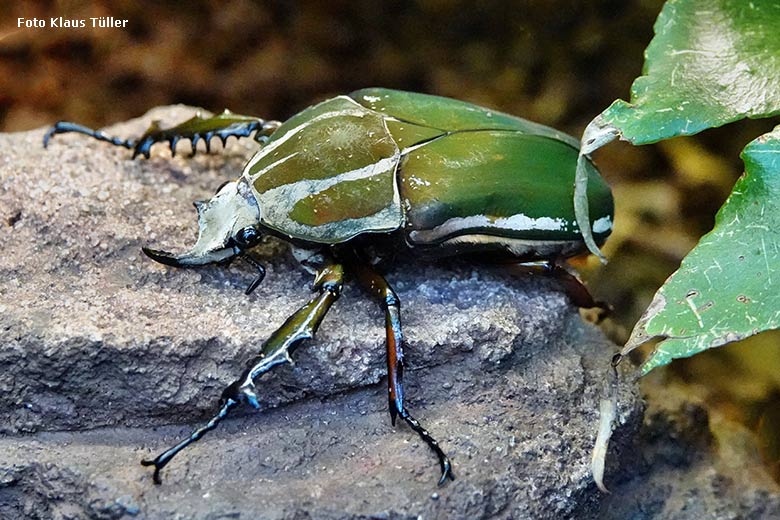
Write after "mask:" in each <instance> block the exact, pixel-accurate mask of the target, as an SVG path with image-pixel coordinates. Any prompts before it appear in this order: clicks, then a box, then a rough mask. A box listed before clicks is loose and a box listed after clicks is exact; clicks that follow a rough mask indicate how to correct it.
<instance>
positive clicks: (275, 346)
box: [141, 263, 344, 484]
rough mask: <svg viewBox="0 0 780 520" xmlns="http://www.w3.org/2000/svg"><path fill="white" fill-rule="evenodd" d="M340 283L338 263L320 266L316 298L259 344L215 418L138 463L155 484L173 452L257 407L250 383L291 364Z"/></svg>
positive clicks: (227, 390)
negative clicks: (234, 413)
mask: <svg viewBox="0 0 780 520" xmlns="http://www.w3.org/2000/svg"><path fill="white" fill-rule="evenodd" d="M343 280H344V269H343V267H342V266H341V264H337V263H329V264H326V265H324V266H322V267H321V268H320V269H319V270H318V271H317V275H316V277H315V279H314V287H313V288H314V290H318V291H319V295H317V296H315V297H314V298H312V300H311V301H309V303H307V304H306V305H304V306H303V307H301V308H300V309H298V310H297V311H296V312H295V314H293V315H292V316H290V317H289V318H287V321H285V322H284V325H282V326H281V327H279V328H278V329H277V330H276V331H275V332H274V333H273V334H272V335H271V336H270V337H269V338H268V339H267V340H266V341H265V343H263V346H262V348H261V350H260V353H259V354H258V355H257V357H255V358H254V359H252V360H251V361H250V362H249V364H248V365H247V367H246V369H245V370H244V372H243V373H242V374H241V376H240V377H239V378H238V379H236V380H235V381H233V382H232V383H231V384H230V385H228V386H227V388H225V390H224V391H223V392H222V397H221V398H220V401H219V410H218V412H217V413H216V415H214V417H212V418H211V420H209V422H208V423H206V424H205V425H203V426H201V427H200V428H197V429H196V430H195V431H193V432H192V433H191V434H190V436H189V437H187V438H186V439H183V440H182V441H181V442H179V443H178V444H176V445H175V446H173V447H171V448H169V449H168V450H166V451H164V452H162V453H161V454H160V455H158V456H157V457H156V458H155V459H153V460H142V461H141V464H143V465H144V466H154V483H155V484H160V483H161V480H160V471H161V470H162V469H163V468H164V467H165V466H166V465H167V464H168V463H169V462H170V461H171V459H173V457H174V456H175V455H176V454H177V453H179V452H180V451H181V450H183V449H184V448H186V447H187V446H189V445H190V444H192V443H193V442H195V441H197V440H198V439H200V438H201V437H203V435H205V434H206V433H207V432H209V431H211V430H213V429H214V428H216V426H217V424H219V422H220V421H222V419H224V418H225V417H226V416H227V415H228V413H229V412H230V410H231V409H233V408H234V407H236V406H237V405H238V404H240V403H242V402H245V403H248V404H250V405H251V406H252V407H254V408H259V407H260V404H259V402H258V399H257V394H256V393H255V383H254V380H255V379H256V378H257V377H259V376H261V375H262V374H264V373H265V372H267V371H269V370H270V369H272V368H273V367H275V366H277V365H281V364H283V363H291V362H292V360H291V358H290V354H291V352H292V351H293V350H294V349H295V348H296V347H297V346H298V345H299V344H300V343H301V342H302V341H303V340H306V339H311V338H313V337H314V333H315V332H316V331H317V328H319V326H320V323H321V322H322V320H323V318H325V315H326V314H327V312H328V310H329V309H330V307H331V305H333V303H334V302H335V301H336V300H337V299H338V298H339V295H340V294H341V287H342V284H343Z"/></svg>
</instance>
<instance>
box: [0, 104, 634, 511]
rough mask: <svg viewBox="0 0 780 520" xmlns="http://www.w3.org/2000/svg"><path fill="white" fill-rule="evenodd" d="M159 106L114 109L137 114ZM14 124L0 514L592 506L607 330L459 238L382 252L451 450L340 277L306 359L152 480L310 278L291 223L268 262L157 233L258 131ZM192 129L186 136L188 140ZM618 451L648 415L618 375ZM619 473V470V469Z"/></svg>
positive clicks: (171, 114) (375, 324)
mask: <svg viewBox="0 0 780 520" xmlns="http://www.w3.org/2000/svg"><path fill="white" fill-rule="evenodd" d="M191 113H192V111H191V110H190V109H188V108H186V107H168V108H162V109H156V110H154V111H152V112H151V113H150V114H147V116H145V117H143V118H141V119H139V120H135V121H131V122H128V123H126V124H122V125H117V126H116V127H113V128H112V129H111V131H112V132H115V133H117V134H120V135H138V134H140V133H141V132H142V131H143V130H144V128H145V127H146V126H147V125H148V123H149V121H150V120H151V119H154V118H160V119H163V120H164V121H167V122H178V121H180V120H183V119H185V118H186V117H189V115H191ZM42 136H43V131H42V130H41V131H34V132H28V133H20V134H6V135H0V150H2V155H1V156H0V182H1V183H2V184H1V185H0V188H1V190H2V191H0V219H1V220H0V226H2V229H3V232H2V234H0V246H1V247H2V251H3V255H2V258H1V259H0V272H1V273H2V280H3V281H2V285H0V326H2V338H1V339H0V428H1V429H2V430H1V431H2V433H3V436H2V437H0V453H1V454H2V455H0V517H2V518H62V519H64V518H121V517H133V516H135V517H137V518H155V519H156V518H210V519H216V518H269V519H277V518H279V519H281V518H317V519H329V518H334V519H335V518H339V519H341V518H350V519H352V518H384V519H401V518H403V519H406V518H419V517H422V518H426V519H439V518H440V519H450V518H455V519H457V518H463V519H477V518H553V517H556V518H566V517H587V516H590V515H596V514H598V511H599V501H600V500H602V495H600V494H599V493H598V492H597V491H596V489H595V486H594V485H593V484H592V482H591V479H590V476H589V470H588V464H589V460H590V449H591V446H592V444H593V440H594V437H595V424H596V420H597V412H596V411H597V408H598V406H597V402H598V396H599V392H600V386H601V381H602V378H603V374H604V371H605V364H606V363H607V360H608V359H609V357H610V353H611V350H610V346H609V344H608V343H607V342H606V340H605V339H604V338H603V337H602V335H601V334H600V333H599V332H598V330H596V329H595V328H593V327H592V326H590V325H587V324H585V323H584V322H582V320H581V319H580V317H579V315H578V314H577V312H576V310H575V309H574V308H573V307H572V306H571V305H570V304H569V303H568V300H567V298H566V297H565V296H564V295H563V294H562V293H561V292H560V291H559V289H558V288H557V286H556V285H555V283H553V282H552V281H549V280H545V279H540V278H530V277H516V276H511V275H509V274H507V273H506V272H505V271H499V270H492V269H486V268H476V267H474V266H471V265H467V264H464V263H458V262H449V263H444V264H430V263H422V262H415V261H412V260H403V261H400V262H399V263H397V264H396V265H395V266H394V267H393V268H392V269H391V270H390V271H389V272H388V279H389V280H390V282H391V283H392V284H393V285H394V287H395V288H396V290H397V292H398V293H399V296H400V298H401V301H402V302H403V318H404V326H405V331H406V335H407V339H408V342H409V346H408V349H407V358H408V371H407V375H406V383H407V396H408V397H407V399H408V404H409V406H410V409H411V410H412V412H413V413H414V414H415V415H416V416H417V417H418V418H419V419H420V420H421V421H422V422H423V424H424V425H425V426H426V427H427V428H428V429H429V430H430V431H432V432H433V433H434V434H435V435H436V436H437V437H438V438H439V440H440V442H441V443H442V444H443V446H444V447H445V448H446V450H447V451H448V453H449V454H450V456H451V457H452V459H453V462H454V464H455V471H456V474H457V476H458V479H457V480H456V481H455V482H453V483H450V484H449V485H447V486H446V487H444V488H441V489H438V488H436V486H435V482H436V479H437V477H438V468H437V465H436V463H435V458H434V457H433V455H432V454H431V453H430V452H429V450H428V449H427V447H426V446H425V445H424V444H422V443H421V442H420V441H419V440H418V439H417V437H416V436H415V435H414V434H413V433H412V432H410V431H409V430H408V429H407V428H406V427H405V426H403V425H399V426H398V428H393V427H391V425H390V424H389V420H388V414H387V410H386V406H387V398H386V390H385V388H384V386H383V384H381V383H380V381H381V379H382V376H383V373H384V347H383V339H384V337H383V329H382V324H383V317H382V313H381V311H380V310H379V308H378V306H377V305H376V304H374V302H373V301H370V300H369V299H368V298H367V296H366V295H364V294H363V293H362V292H361V291H360V290H358V289H357V287H355V286H353V285H351V284H350V285H348V287H347V289H346V290H345V292H344V294H343V296H342V299H341V300H340V301H339V302H337V303H336V305H335V306H334V308H333V310H332V311H331V314H330V315H329V316H328V317H327V318H326V319H325V321H324V323H323V326H322V328H321V329H320V332H319V333H318V337H317V340H316V341H314V342H310V343H309V344H308V345H306V346H304V347H302V348H301V349H300V350H299V351H298V352H297V353H296V359H297V364H296V365H295V366H294V367H282V368H280V369H278V370H276V371H275V372H272V373H270V374H267V375H266V376H265V377H264V378H263V379H262V381H261V382H260V384H259V387H260V390H261V392H262V394H261V400H262V401H263V404H264V405H266V407H267V409H265V410H264V411H262V412H260V413H243V414H238V416H237V417H236V418H233V419H230V420H228V421H226V422H225V423H224V424H223V425H222V426H221V427H220V428H219V429H218V430H217V431H215V432H212V433H211V434H209V435H208V436H207V437H206V438H204V440H202V441H201V442H199V443H197V444H196V445H194V446H192V447H191V448H190V449H188V450H186V451H185V452H183V453H182V454H180V455H179V456H178V457H177V458H176V459H175V460H174V462H173V463H172V464H171V465H170V466H169V467H168V468H166V470H165V471H164V473H163V479H164V483H163V485H162V486H154V485H152V481H151V471H149V469H148V468H143V467H141V466H140V465H139V464H138V461H139V460H140V459H142V458H149V457H151V456H153V455H155V454H156V453H158V452H159V451H160V450H162V449H165V448H167V447H168V446H169V445H171V444H172V443H173V442H175V441H176V440H177V439H179V438H181V437H182V436H183V435H186V434H188V433H189V431H190V430H191V428H192V427H193V426H194V425H196V424H199V423H200V422H202V421H203V419H204V418H206V417H207V416H208V414H209V413H210V412H212V411H213V409H214V405H215V401H216V399H217V397H218V396H219V394H220V392H221V389H222V388H223V387H224V386H225V385H226V384H227V383H229V382H230V381H231V380H232V379H233V378H234V377H235V375H236V374H237V373H238V372H239V371H240V370H241V369H242V368H243V366H244V363H245V362H246V360H247V359H249V358H251V357H252V356H253V354H254V353H255V351H256V350H257V348H258V346H259V345H260V344H261V342H262V341H263V339H265V338H267V337H268V335H269V334H270V333H271V332H272V331H273V329H274V328H275V327H278V326H279V325H280V324H281V323H282V322H283V321H284V319H285V318H286V317H287V316H288V315H290V314H291V313H292V312H293V311H294V310H295V309H296V308H297V307H298V306H300V305H301V304H303V303H304V302H305V301H307V299H308V297H309V294H308V291H307V286H308V284H309V283H310V276H309V275H308V274H306V273H305V272H304V271H302V270H301V269H300V268H298V267H297V266H296V265H294V262H293V261H292V260H291V259H290V258H289V256H288V255H286V254H284V253H283V251H284V248H283V247H282V245H281V244H280V243H278V242H269V243H268V244H266V245H265V246H264V251H263V256H264V261H265V263H266V265H267V267H268V275H267V277H266V280H265V281H264V282H263V284H262V285H261V286H260V287H259V288H258V289H257V290H256V291H255V293H254V294H253V295H252V296H251V297H246V296H244V295H243V293H242V289H243V288H244V287H245V286H246V284H247V283H248V282H249V281H250V280H251V279H252V276H253V272H252V269H251V268H250V267H249V266H247V265H245V264H243V263H241V262H235V263H234V264H232V265H231V266H230V267H229V268H225V267H218V266H215V267H206V268H202V269H197V270H195V269H193V270H184V269H171V268H167V267H165V266H161V265H159V264H156V263H154V262H152V261H150V260H148V259H147V258H145V257H144V256H143V255H142V254H141V253H140V247H141V245H145V244H150V245H152V246H156V247H163V248H169V249H176V248H177V247H179V248H184V247H186V246H187V245H189V244H191V243H192V241H193V240H194V236H195V228H196V224H195V213H194V210H193V209H192V207H191V205H190V203H191V201H193V200H196V199H202V198H207V197H208V196H210V195H211V194H212V193H213V191H214V189H215V188H216V187H217V186H218V185H219V184H220V183H221V182H222V181H223V180H226V179H229V178H231V177H234V176H235V175H237V173H238V172H239V171H240V167H241V165H242V163H243V162H244V161H245V159H246V157H247V154H249V153H251V149H252V147H253V145H252V144H251V143H244V144H235V143H234V144H231V145H229V146H228V150H226V151H225V152H224V153H222V154H219V155H199V156H198V157H196V158H195V159H187V158H182V157H179V156H177V157H176V158H175V159H173V160H171V159H170V154H169V153H168V152H167V151H166V150H165V149H164V147H163V146H162V145H158V147H156V148H155V151H154V154H153V157H152V159H151V160H138V161H130V160H129V156H130V154H129V152H128V151H126V150H123V149H118V148H114V147H111V146H109V145H107V144H105V143H99V142H96V141H94V140H91V139H88V138H86V137H84V136H75V135H74V136H71V135H65V136H57V137H55V139H54V141H53V143H52V145H51V146H50V148H49V150H47V151H44V150H43V149H42V147H41V138H42ZM183 150H184V148H182V150H181V151H183ZM621 402H622V403H623V405H624V406H623V409H622V410H621V421H622V422H623V423H624V424H625V426H624V427H622V428H621V429H620V430H619V431H618V434H617V436H616V439H615V442H614V443H613V445H614V446H615V450H614V453H615V455H614V456H613V457H612V458H611V459H610V467H608V470H611V469H610V468H614V467H617V466H620V465H621V454H625V453H626V452H627V450H626V449H625V448H626V445H627V443H628V442H629V440H630V439H631V438H632V437H633V434H634V432H635V431H636V429H637V428H638V425H639V423H640V420H641V407H640V405H639V400H638V398H637V394H636V388H634V387H631V386H630V385H626V386H624V388H623V394H622V395H621ZM608 478H609V474H608Z"/></svg>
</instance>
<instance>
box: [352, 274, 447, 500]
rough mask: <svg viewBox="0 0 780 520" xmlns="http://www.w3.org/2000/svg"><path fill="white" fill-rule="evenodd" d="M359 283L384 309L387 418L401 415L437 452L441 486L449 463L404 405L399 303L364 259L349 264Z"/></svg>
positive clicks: (384, 282) (436, 444)
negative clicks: (388, 406) (388, 407)
mask: <svg viewBox="0 0 780 520" xmlns="http://www.w3.org/2000/svg"><path fill="white" fill-rule="evenodd" d="M350 268H351V269H353V270H354V273H355V275H356V276H357V278H358V280H359V281H360V284H361V285H362V286H363V287H364V288H365V289H366V290H367V291H368V292H369V293H370V294H371V295H372V296H373V297H374V298H376V299H377V300H379V302H380V303H381V304H382V307H383V308H384V311H385V332H386V336H387V342H386V346H387V386H388V388H387V389H388V399H389V405H390V420H391V422H392V423H393V426H395V420H396V418H397V417H399V416H400V417H401V419H403V420H404V421H405V422H406V424H408V425H409V427H410V428H411V429H412V430H414V431H415V432H416V433H417V435H419V436H420V438H421V439H422V440H423V441H424V442H425V444H427V445H428V446H429V447H430V448H431V449H432V450H433V451H434V453H436V456H437V457H438V459H439V466H440V467H441V478H439V485H440V486H441V485H444V483H445V482H447V479H448V478H449V479H451V480H455V475H454V474H453V472H452V464H451V463H450V459H449V457H447V455H446V454H445V453H444V451H443V450H442V449H441V446H439V443H438V442H437V441H436V439H434V438H433V436H431V434H430V433H428V430H426V429H425V428H423V426H422V425H421V424H420V423H419V422H418V421H417V419H415V418H414V417H412V415H411V414H410V413H409V410H407V408H406V406H405V405H404V388H403V374H404V352H403V345H404V336H403V331H402V329H401V302H400V300H399V299H398V295H397V294H396V293H395V291H394V290H393V288H392V287H390V284H388V283H387V281H386V280H385V279H384V278H383V277H382V276H381V275H380V274H379V273H377V272H376V271H374V270H373V269H372V268H371V267H369V265H368V263H366V262H365V261H360V260H358V261H356V262H355V265H354V266H353V265H350Z"/></svg>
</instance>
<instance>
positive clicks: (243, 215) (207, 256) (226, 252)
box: [143, 181, 260, 267]
mask: <svg viewBox="0 0 780 520" xmlns="http://www.w3.org/2000/svg"><path fill="white" fill-rule="evenodd" d="M194 204H195V209H197V211H198V240H197V242H196V243H195V245H194V246H193V247H192V249H191V250H189V251H188V252H186V253H183V254H180V255H177V254H173V253H169V252H167V251H161V250H158V249H151V248H148V247H144V248H143V252H144V254H146V256H148V257H149V258H151V259H152V260H155V261H157V262H160V263H161V264H165V265H170V266H173V267H193V266H198V265H206V264H212V263H216V262H223V261H225V260H227V259H229V258H231V257H233V256H235V255H236V254H238V253H239V252H240V250H239V249H238V248H236V247H235V245H234V244H233V240H232V239H233V236H235V234H236V233H237V232H238V231H239V230H241V229H242V228H244V227H247V226H255V225H257V224H258V223H259V222H260V209H259V208H258V206H257V202H256V201H255V198H254V196H253V195H252V194H251V191H250V190H249V189H248V188H247V187H246V185H245V184H244V183H242V182H241V181H239V182H230V183H228V184H226V185H225V186H224V187H223V188H222V189H221V190H220V191H219V193H217V194H216V195H215V196H214V197H213V198H212V199H211V200H209V201H196V202H195V203H194Z"/></svg>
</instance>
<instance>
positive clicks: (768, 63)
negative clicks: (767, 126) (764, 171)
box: [602, 0, 780, 144]
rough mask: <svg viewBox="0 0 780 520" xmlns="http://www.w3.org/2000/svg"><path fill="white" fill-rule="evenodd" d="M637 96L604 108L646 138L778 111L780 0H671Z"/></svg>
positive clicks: (620, 125) (627, 132) (629, 133)
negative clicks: (628, 101)
mask: <svg viewBox="0 0 780 520" xmlns="http://www.w3.org/2000/svg"><path fill="white" fill-rule="evenodd" d="M655 33H656V36H655V38H653V40H652V41H651V42H650V45H649V46H648V47H647V50H646V51H645V70H644V72H643V74H644V75H643V76H641V77H639V78H637V79H636V81H634V84H633V86H632V87H631V102H630V103H626V102H625V101H622V100H618V101H615V102H614V103H613V104H612V105H611V106H610V107H609V108H607V110H605V111H604V112H603V113H602V118H603V120H604V122H606V123H608V124H610V125H612V126H614V127H616V128H617V129H619V130H620V133H621V135H622V137H623V139H627V140H629V141H631V142H632V143H634V144H645V143H652V142H655V141H659V140H661V139H667V138H669V137H674V136H678V135H691V134H695V133H697V132H700V131H702V130H705V129H707V128H711V127H715V126H721V125H723V124H726V123H729V122H731V121H736V120H739V119H743V118H745V117H752V118H758V117H767V116H770V115H773V114H777V113H780V2H777V1H776V0H752V1H748V0H670V1H669V2H667V3H666V4H665V5H664V8H663V10H662V11H661V14H660V15H659V16H658V19H657V20H656V23H655Z"/></svg>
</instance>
